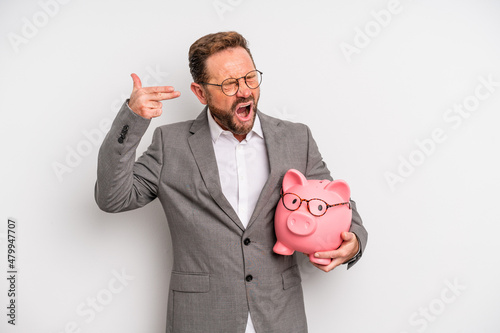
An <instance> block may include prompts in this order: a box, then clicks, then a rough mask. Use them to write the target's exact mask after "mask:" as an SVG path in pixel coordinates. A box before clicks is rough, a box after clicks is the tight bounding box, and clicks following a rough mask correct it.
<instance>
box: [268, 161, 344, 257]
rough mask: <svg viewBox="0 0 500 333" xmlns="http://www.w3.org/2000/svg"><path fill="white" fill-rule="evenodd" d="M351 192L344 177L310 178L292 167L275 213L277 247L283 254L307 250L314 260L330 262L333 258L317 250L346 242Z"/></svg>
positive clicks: (323, 249) (331, 247)
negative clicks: (345, 232) (325, 257)
mask: <svg viewBox="0 0 500 333" xmlns="http://www.w3.org/2000/svg"><path fill="white" fill-rule="evenodd" d="M350 196H351V190H350V189H349V185H347V183H346V182H345V181H343V180H334V181H329V180H307V179H306V178H305V177H304V175H303V174H302V173H300V171H297V170H295V169H290V170H288V171H287V173H286V174H285V177H284V178H283V185H282V193H281V199H280V201H279V202H278V206H277V207H276V213H275V215H274V229H275V231H276V238H277V239H278V241H277V242H276V244H275V245H274V248H273V251H274V252H276V253H278V254H283V255H291V254H293V252H294V251H299V252H304V253H306V254H309V258H310V260H311V261H312V262H314V263H317V264H320V265H328V264H329V263H330V262H331V259H320V258H315V257H314V253H315V252H318V251H320V252H323V251H331V250H335V249H337V248H338V247H339V246H340V245H341V244H342V237H341V234H342V232H344V231H349V228H350V226H351V218H352V211H351V206H350V204H349V198H350Z"/></svg>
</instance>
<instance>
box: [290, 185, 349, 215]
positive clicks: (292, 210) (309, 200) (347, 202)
mask: <svg viewBox="0 0 500 333" xmlns="http://www.w3.org/2000/svg"><path fill="white" fill-rule="evenodd" d="M287 194H293V195H295V196H296V197H297V198H299V200H300V203H299V206H298V207H297V208H295V209H290V208H288V207H287V206H286V205H285V195H287ZM280 199H281V202H283V207H285V208H286V209H287V210H289V211H291V212H294V211H296V210H298V209H299V208H300V207H301V206H302V202H303V201H305V202H307V211H308V212H309V214H311V215H312V216H316V217H321V216H323V215H325V214H326V212H327V211H328V208H330V207H336V206H343V205H349V209H351V203H350V202H349V201H346V202H340V203H337V204H333V205H330V204H328V203H327V202H326V201H325V200H323V199H320V198H312V199H302V198H301V197H299V196H298V195H297V194H295V193H292V192H286V193H283V189H282V190H281V194H280ZM313 200H319V201H321V202H323V203H324V204H325V205H326V209H325V211H324V212H323V214H320V215H317V214H313V213H312V212H311V209H310V208H309V202H311V201H313Z"/></svg>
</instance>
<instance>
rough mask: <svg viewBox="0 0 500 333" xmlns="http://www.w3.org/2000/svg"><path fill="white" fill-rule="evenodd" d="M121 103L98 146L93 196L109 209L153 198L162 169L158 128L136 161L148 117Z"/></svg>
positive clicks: (137, 204)
mask: <svg viewBox="0 0 500 333" xmlns="http://www.w3.org/2000/svg"><path fill="white" fill-rule="evenodd" d="M127 102H128V100H127V101H126V102H125V103H124V104H123V106H122V107H121V109H120V111H119V112H118V114H117V116H116V118H115V120H114V121H113V124H112V125H111V129H110V130H109V132H108V134H107V135H106V137H105V138H104V141H103V143H102V145H101V148H100V149H99V155H98V162H97V182H96V184H95V200H96V202H97V205H98V206H99V208H100V209H102V210H103V211H106V212H110V213H116V212H121V211H127V210H131V209H135V208H139V207H142V206H144V205H146V204H147V203H149V202H151V201H152V200H153V199H155V198H156V196H157V194H158V179H159V176H160V171H161V161H162V157H161V156H162V149H161V148H162V145H161V131H160V130H159V128H157V129H156V130H155V133H154V138H153V143H152V144H151V145H150V146H149V148H148V150H147V151H146V152H145V153H144V154H143V155H142V156H141V157H140V158H139V160H138V161H137V162H136V161H135V157H136V154H135V152H136V149H137V146H138V145H139V142H140V141H141V138H142V136H143V135H144V133H145V132H146V130H147V128H148V126H149V124H150V122H151V120H149V119H145V118H143V117H141V116H139V115H137V114H135V113H134V112H133V111H132V110H131V109H130V108H129V107H128V104H127Z"/></svg>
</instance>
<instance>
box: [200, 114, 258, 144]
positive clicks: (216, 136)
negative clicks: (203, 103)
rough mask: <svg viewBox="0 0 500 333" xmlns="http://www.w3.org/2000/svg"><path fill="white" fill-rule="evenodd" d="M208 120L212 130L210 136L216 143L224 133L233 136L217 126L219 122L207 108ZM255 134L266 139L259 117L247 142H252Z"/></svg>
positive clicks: (256, 118) (248, 135)
mask: <svg viewBox="0 0 500 333" xmlns="http://www.w3.org/2000/svg"><path fill="white" fill-rule="evenodd" d="M207 118H208V126H209V128H210V135H211V136H212V141H213V142H214V143H215V142H217V140H218V139H219V137H220V136H221V134H223V133H224V134H230V135H231V136H232V135H233V134H232V133H231V132H230V131H226V130H223V129H222V127H220V125H219V124H217V122H216V121H215V120H214V118H213V117H212V113H211V112H210V109H209V108H207ZM254 134H256V135H258V136H260V137H261V138H264V133H263V132H262V125H261V124H260V119H259V115H257V116H256V117H255V121H254V123H253V127H252V130H251V131H250V132H249V133H248V134H247V137H246V139H245V140H247V141H248V140H250V139H251V138H252V136H253V135H254Z"/></svg>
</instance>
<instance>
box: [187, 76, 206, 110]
mask: <svg viewBox="0 0 500 333" xmlns="http://www.w3.org/2000/svg"><path fill="white" fill-rule="evenodd" d="M191 91H192V92H193V93H194V94H195V95H196V97H198V100H199V101H200V103H201V104H203V105H207V95H206V92H205V89H204V88H203V87H202V86H201V84H198V83H195V82H193V83H191Z"/></svg>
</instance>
